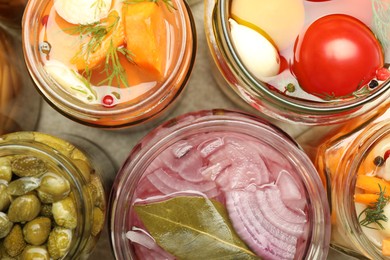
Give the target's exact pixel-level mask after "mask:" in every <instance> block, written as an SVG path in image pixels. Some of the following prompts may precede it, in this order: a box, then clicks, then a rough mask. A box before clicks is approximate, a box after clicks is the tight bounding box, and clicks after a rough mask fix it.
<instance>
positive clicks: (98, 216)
mask: <svg viewBox="0 0 390 260" xmlns="http://www.w3.org/2000/svg"><path fill="white" fill-rule="evenodd" d="M64 136H65V135H64ZM66 138H67V140H72V141H71V142H72V143H70V142H69V141H67V140H65V139H60V138H58V137H55V136H52V135H48V134H44V133H39V132H14V133H11V134H7V135H2V136H0V258H1V259H87V258H88V256H89V255H90V254H91V252H92V250H93V249H94V247H95V245H96V243H97V241H98V239H99V236H100V233H101V231H102V229H103V227H104V223H105V219H106V207H107V205H106V201H107V196H106V193H105V187H104V186H105V182H103V180H106V179H103V178H105V175H107V174H111V171H114V170H113V168H112V167H111V163H110V161H109V160H108V159H107V157H106V156H105V155H104V153H103V152H102V151H101V150H100V149H99V148H97V147H96V146H95V145H93V144H92V143H91V142H90V141H88V140H86V139H84V138H81V137H77V136H73V135H66ZM73 143H74V144H75V145H73Z"/></svg>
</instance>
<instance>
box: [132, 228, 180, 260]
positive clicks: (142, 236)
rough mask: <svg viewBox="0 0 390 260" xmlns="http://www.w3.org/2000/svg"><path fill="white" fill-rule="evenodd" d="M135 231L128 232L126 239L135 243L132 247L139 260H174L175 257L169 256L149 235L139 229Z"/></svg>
mask: <svg viewBox="0 0 390 260" xmlns="http://www.w3.org/2000/svg"><path fill="white" fill-rule="evenodd" d="M137 230H138V231H128V232H127V233H126V238H128V239H129V240H130V241H131V242H132V243H135V244H133V246H134V249H135V252H137V255H138V256H139V258H140V259H143V260H156V259H166V260H174V259H175V257H173V256H172V255H171V254H169V253H168V252H166V251H165V250H163V249H162V248H161V247H159V246H158V245H157V243H156V242H155V240H154V239H153V238H152V237H151V236H150V235H149V234H147V233H146V232H145V231H143V232H142V231H141V229H137Z"/></svg>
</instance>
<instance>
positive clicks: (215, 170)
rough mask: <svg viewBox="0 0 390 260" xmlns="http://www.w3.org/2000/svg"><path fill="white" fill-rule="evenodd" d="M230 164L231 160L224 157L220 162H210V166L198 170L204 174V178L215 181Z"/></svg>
mask: <svg viewBox="0 0 390 260" xmlns="http://www.w3.org/2000/svg"><path fill="white" fill-rule="evenodd" d="M230 165H232V162H231V161H230V160H229V159H224V160H222V161H220V162H217V163H214V164H211V165H210V166H207V167H203V168H202V169H201V170H200V173H201V174H202V175H203V176H204V178H205V179H206V180H210V181H215V179H216V178H217V177H218V176H219V175H220V174H221V173H223V171H224V170H225V169H226V168H227V167H229V166H230Z"/></svg>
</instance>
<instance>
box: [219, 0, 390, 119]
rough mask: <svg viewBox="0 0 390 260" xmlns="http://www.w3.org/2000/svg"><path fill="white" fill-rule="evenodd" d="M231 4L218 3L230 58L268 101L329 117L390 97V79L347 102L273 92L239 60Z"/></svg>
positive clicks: (223, 0)
mask: <svg viewBox="0 0 390 260" xmlns="http://www.w3.org/2000/svg"><path fill="white" fill-rule="evenodd" d="M230 2H231V0H219V1H217V7H216V8H217V12H218V14H219V15H218V16H217V17H218V20H219V21H218V22H219V23H220V25H221V28H222V30H221V31H222V37H223V39H224V40H225V42H224V43H225V45H226V46H225V47H224V48H227V51H228V52H229V53H230V55H229V58H230V59H231V60H230V61H231V62H232V63H233V67H236V68H238V69H239V70H240V76H241V77H243V78H244V81H245V82H247V83H248V84H249V85H250V86H251V87H250V88H251V90H252V91H255V92H256V91H258V90H261V92H262V93H263V94H265V96H266V97H267V98H268V99H271V100H275V101H276V102H277V103H279V104H281V105H282V106H285V107H287V108H288V109H292V110H293V111H304V112H305V113H314V114H318V115H327V114H333V113H341V112H346V111H351V110H354V109H357V108H359V107H361V106H364V105H367V104H369V103H370V102H372V101H374V100H376V99H378V98H380V97H382V96H383V95H386V96H390V79H388V80H387V81H385V82H384V83H383V85H382V86H381V87H380V88H378V89H375V90H374V91H372V92H371V93H370V95H368V96H365V97H360V98H355V99H353V100H349V101H347V102H340V101H338V102H320V101H311V100H306V99H302V98H295V97H290V96H286V95H282V94H280V93H278V92H277V91H272V90H271V89H270V88H268V87H267V86H266V85H265V84H263V83H262V82H260V80H257V79H256V77H255V76H253V75H252V73H250V72H249V70H248V69H247V68H246V67H245V65H244V64H243V63H242V61H241V60H240V58H239V55H238V53H237V51H236V49H235V47H234V44H233V40H232V36H231V33H230V29H229V27H230V26H229V21H228V19H229V14H230ZM383 100H385V99H383Z"/></svg>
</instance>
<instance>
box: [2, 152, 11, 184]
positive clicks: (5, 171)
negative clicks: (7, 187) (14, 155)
mask: <svg viewBox="0 0 390 260" xmlns="http://www.w3.org/2000/svg"><path fill="white" fill-rule="evenodd" d="M0 179H1V180H5V181H7V182H10V181H11V179H12V169H11V160H10V159H9V158H8V157H2V158H0Z"/></svg>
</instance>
